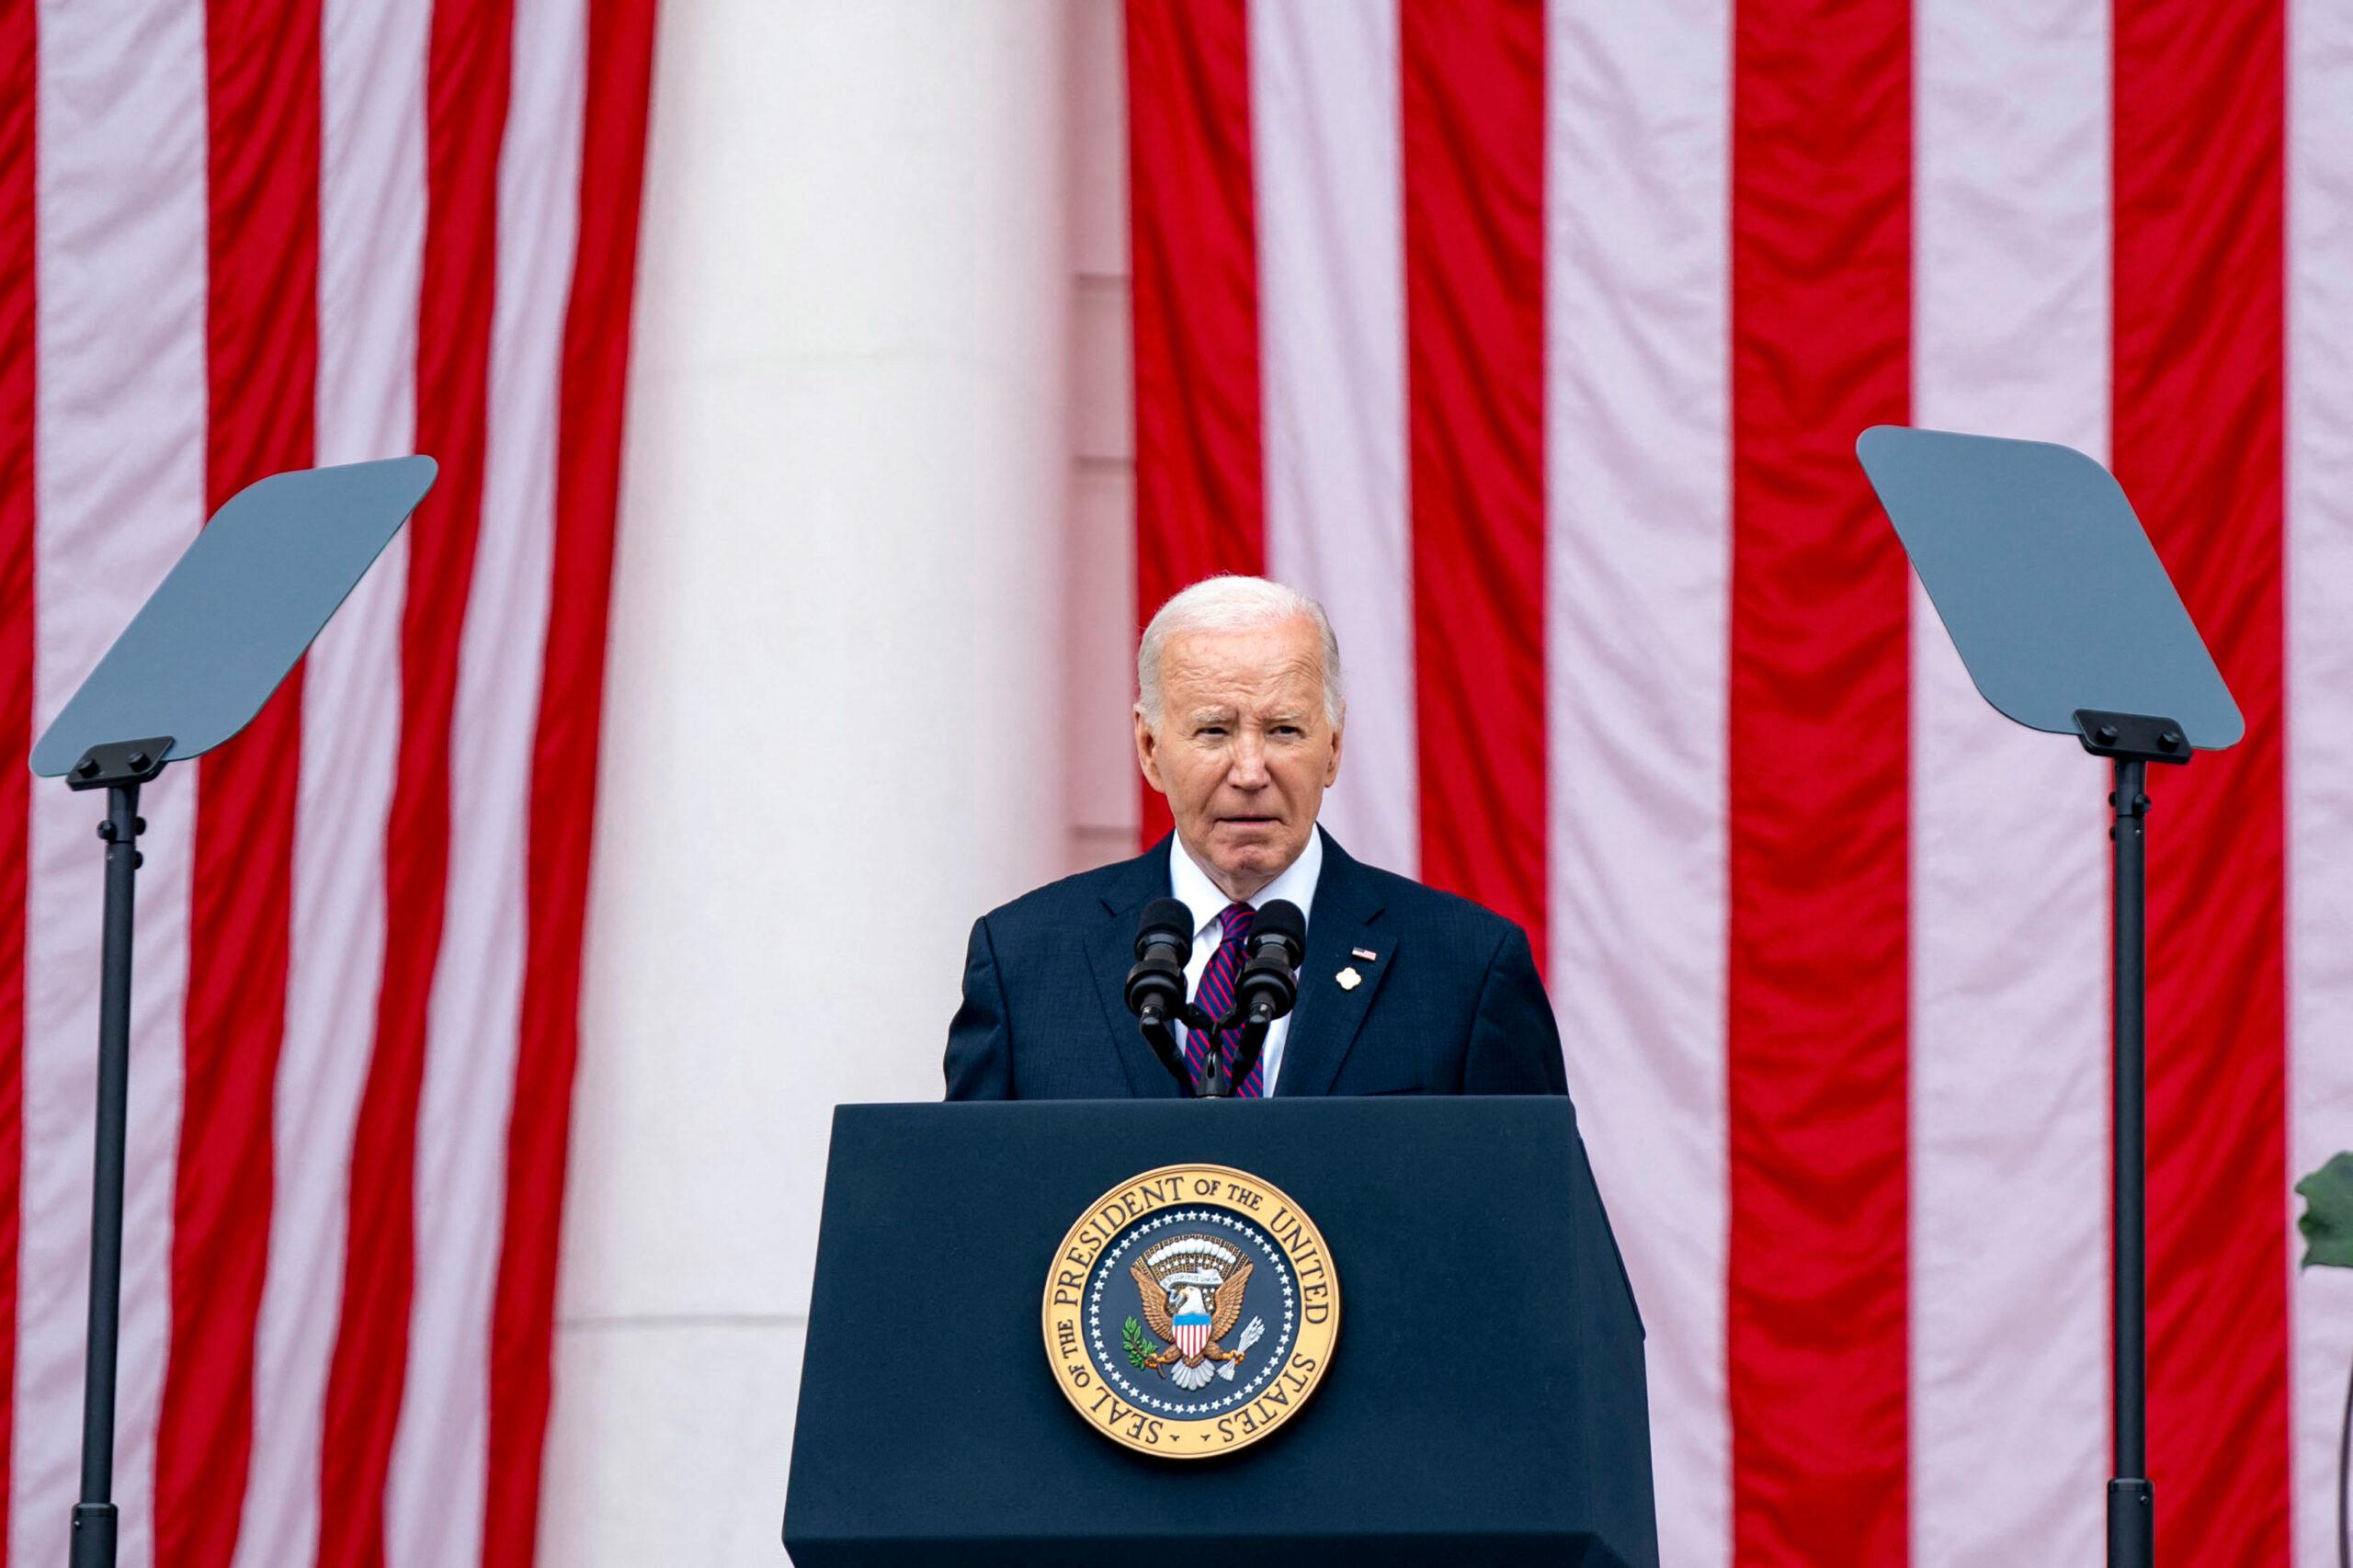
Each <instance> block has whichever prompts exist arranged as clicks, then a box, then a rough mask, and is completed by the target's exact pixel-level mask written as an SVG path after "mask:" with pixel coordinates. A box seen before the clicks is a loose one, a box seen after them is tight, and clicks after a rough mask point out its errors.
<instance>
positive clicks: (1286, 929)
mask: <svg viewBox="0 0 2353 1568" xmlns="http://www.w3.org/2000/svg"><path fill="white" fill-rule="evenodd" d="M1268 940H1275V941H1281V942H1285V943H1288V944H1290V966H1291V967H1292V968H1293V969H1297V968H1298V967H1299V965H1300V962H1301V960H1303V959H1305V958H1306V957H1307V916H1306V915H1302V914H1301V913H1300V912H1299V905H1297V904H1295V903H1291V901H1290V900H1289V899H1287V898H1277V899H1269V900H1267V903H1265V904H1264V905H1263V906H1262V907H1261V908H1260V909H1259V911H1258V916H1257V918H1256V919H1255V920H1253V921H1252V922H1251V923H1250V946H1251V949H1253V950H1254V951H1255V950H1256V949H1257V947H1258V945H1259V944H1260V943H1261V942H1264V941H1268Z"/></svg>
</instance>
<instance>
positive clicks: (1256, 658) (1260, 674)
mask: <svg viewBox="0 0 2353 1568" xmlns="http://www.w3.org/2000/svg"><path fill="white" fill-rule="evenodd" d="M1160 667H1161V673H1162V676H1163V677H1164V678H1165V679H1166V680H1168V681H1170V682H1172V683H1183V684H1185V685H1188V686H1195V687H1202V686H1206V687H1215V688H1219V690H1220V693H1221V694H1222V691H1223V690H1225V689H1232V690H1233V691H1234V692H1235V693H1236V694H1237V695H1238V694H1240V693H1242V692H1245V691H1256V690H1259V689H1261V688H1264V687H1277V686H1284V685H1290V684H1293V683H1297V682H1307V683H1310V684H1314V683H1318V682H1320V681H1321V679H1322V677H1323V674H1324V650H1323V643H1322V640H1321V639H1320V638H1318V637H1317V636H1316V635H1315V629H1314V627H1313V625H1312V624H1311V623H1309V622H1306V621H1294V622H1287V623H1285V624H1283V625H1280V626H1267V627H1254V628H1252V629H1250V630H1248V631H1188V632H1186V633H1184V634H1183V635H1181V636H1177V637H1172V638H1170V639H1169V640H1168V645H1167V647H1166V648H1165V650H1163V652H1162V653H1161V656H1160Z"/></svg>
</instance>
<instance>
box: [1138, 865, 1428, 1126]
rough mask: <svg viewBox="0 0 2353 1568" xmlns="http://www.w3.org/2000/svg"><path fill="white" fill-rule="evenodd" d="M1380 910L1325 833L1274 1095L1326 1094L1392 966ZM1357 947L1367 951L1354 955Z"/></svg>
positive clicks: (1391, 945)
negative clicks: (1351, 980) (1344, 976)
mask: <svg viewBox="0 0 2353 1568" xmlns="http://www.w3.org/2000/svg"><path fill="white" fill-rule="evenodd" d="M1380 915H1381V895H1380V894H1379V893H1378V892H1375V891H1374V890H1373V887H1372V879H1371V878H1370V877H1368V876H1366V875H1365V873H1364V868H1363V867H1361V866H1359V865H1358V864H1357V862H1356V861H1355V860H1353V859H1351V858H1349V856H1348V854H1347V851H1346V850H1344V849H1342V848H1341V847H1340V846H1339V843H1338V841H1337V840H1336V839H1334V838H1333V837H1332V835H1330V834H1328V833H1327V834H1325V835H1324V869H1323V872H1322V874H1321V875H1320V876H1319V877H1317V879H1316V883H1315V905H1314V909H1313V913H1312V914H1310V915H1309V916H1308V920H1307V960H1306V961H1305V962H1304V963H1303V964H1302V965H1301V966H1300V971H1299V1006H1298V1007H1297V1009H1296V1010H1295V1011H1293V1012H1292V1014H1291V1019H1290V1035H1289V1036H1288V1037H1287V1038H1286V1040H1285V1041H1284V1044H1283V1066H1282V1073H1281V1074H1280V1075H1279V1076H1278V1077H1277V1078H1276V1080H1275V1093H1276V1094H1277V1095H1278V1096H1286V1097H1287V1096H1293V1095H1327V1094H1330V1093H1331V1092H1332V1083H1333V1080H1334V1079H1336V1078H1337V1077H1338V1076H1339V1074H1340V1064H1341V1063H1342V1062H1345V1061H1347V1056H1348V1050H1349V1048H1350V1047H1351V1046H1353V1045H1355V1044H1356V1039H1357V1034H1358V1030H1359V1029H1361V1028H1363V1027H1364V1019H1365V1015H1366V1014H1367V1013H1369V1012H1370V1011H1371V1010H1372V1003H1373V998H1375V997H1376V996H1378V995H1380V994H1381V983H1382V982H1383V981H1385V980H1386V979H1387V978H1388V976H1389V971H1390V970H1392V968H1394V967H1395V961H1394V960H1395V956H1396V946H1397V944H1396V940H1395V938H1394V937H1392V936H1390V935H1389V934H1388V933H1386V932H1384V931H1381V929H1379V928H1378V927H1377V926H1375V924H1374V922H1375V921H1376V920H1377V919H1378V918H1379V916H1380ZM1358 948H1361V949H1364V950H1365V951H1367V952H1369V953H1370V954H1372V955H1373V956H1372V957H1371V958H1370V960H1367V959H1360V958H1358V957H1357V956H1356V952H1355V950H1356V949H1358ZM1348 969H1352V970H1354V971H1356V972H1357V974H1358V976H1359V977H1360V981H1359V983H1358V984H1357V985H1356V986H1354V987H1353V988H1350V987H1347V986H1344V985H1342V984H1341V983H1340V980H1339V974H1340V971H1342V970H1348ZM1121 972H1122V974H1123V975H1124V973H1125V971H1121ZM1130 1032H1133V1031H1130ZM1139 1045H1141V1042H1139ZM1147 1054H1149V1053H1147Z"/></svg>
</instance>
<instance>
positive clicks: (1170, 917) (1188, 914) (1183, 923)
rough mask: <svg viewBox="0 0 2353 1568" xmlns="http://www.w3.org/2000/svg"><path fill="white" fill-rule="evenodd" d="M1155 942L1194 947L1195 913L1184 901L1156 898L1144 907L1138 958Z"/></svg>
mask: <svg viewBox="0 0 2353 1568" xmlns="http://www.w3.org/2000/svg"><path fill="white" fill-rule="evenodd" d="M1293 913H1297V912H1296V911H1294V912H1293ZM1154 942H1175V943H1176V945H1177V946H1178V947H1179V948H1183V949H1190V948H1191V947H1192V945H1193V912H1192V910H1191V909H1189V908H1188V907H1187V906H1186V903H1185V901H1184V900H1183V899H1181V898H1155V899H1154V900H1153V901H1152V902H1151V903H1147V904H1145V905H1144V906H1143V918H1142V919H1141V920H1139V921H1137V922H1136V957H1138V958H1142V957H1143V954H1144V949H1146V948H1148V947H1150V946H1151V945H1152V944H1153V943H1154Z"/></svg>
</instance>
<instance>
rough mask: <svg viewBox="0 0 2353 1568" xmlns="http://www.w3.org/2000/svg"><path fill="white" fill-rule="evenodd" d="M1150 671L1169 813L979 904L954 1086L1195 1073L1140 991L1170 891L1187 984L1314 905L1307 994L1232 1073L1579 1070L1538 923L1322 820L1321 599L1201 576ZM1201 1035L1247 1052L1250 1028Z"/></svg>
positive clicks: (1145, 1085)
mask: <svg viewBox="0 0 2353 1568" xmlns="http://www.w3.org/2000/svg"><path fill="white" fill-rule="evenodd" d="M1136 680H1137V687H1138V691H1139V694H1140V695H1139V698H1138V700H1137V702H1136V705H1135V713H1134V718H1135V744H1136V762H1137V765H1138V767H1141V768H1142V771H1143V777H1144V778H1145V780H1146V781H1147V782H1149V783H1150V784H1151V785H1152V787H1153V788H1154V790H1159V791H1160V792H1161V793H1162V794H1163V795H1165V796H1166V797H1167V798H1168V807H1169V812H1170V815H1171V816H1172V817H1173V818H1174V819H1175V823H1176V831H1175V833H1174V834H1172V835H1170V836H1169V837H1166V838H1164V839H1162V840H1161V841H1160V842H1159V843H1158V844H1155V845H1154V846H1152V847H1151V848H1150V849H1147V850H1145V851H1144V852H1143V853H1142V855H1140V856H1138V857H1136V858H1134V859H1132V860H1126V861H1121V862H1119V863H1117V864H1114V865H1110V866H1104V867H1100V868H1098V869H1095V870H1092V871H1086V872H1083V873H1081V874H1079V875H1077V876H1074V877H1065V878H1063V880H1062V881H1057V882H1052V883H1050V884H1049V885H1047V886H1045V887H1042V888H1040V889H1039V890H1037V891H1036V892H1031V893H1029V894H1027V895H1025V896H1024V897H1021V898H1018V899H1016V900H1014V901H1013V902H1012V903H1008V904H1006V905H1004V906H1003V907H1001V908H998V909H995V910H992V911H990V912H989V913H988V914H987V915H983V916H982V917H981V918H980V919H979V920H978V921H977V922H975V923H974V925H973V926H972V944H971V947H970V949H969V951H968V953H967V956H966V958H965V963H964V995H963V1004H962V1006H960V1007H959V1008H958V1009H957V1012H956V1017H955V1018H954V1020H953V1021H952V1022H951V1023H950V1024H949V1031H948V1051H947V1061H946V1071H947V1080H948V1097H949V1099H1108V1098H1118V1097H1124V1096H1174V1095H1176V1094H1179V1093H1181V1092H1182V1091H1181V1090H1180V1089H1179V1088H1178V1085H1177V1084H1176V1079H1175V1078H1174V1077H1173V1076H1172V1075H1171V1074H1170V1073H1169V1071H1168V1070H1167V1069H1165V1068H1164V1066H1163V1065H1162V1063H1161V1062H1160V1060H1159V1059H1158V1058H1157V1057H1155V1055H1154V1052H1153V1050H1152V1049H1151V1047H1150V1046H1149V1045H1147V1044H1146V1042H1145V1040H1143V1038H1142V1035H1141V1033H1140V1032H1139V1029H1138V1026H1137V1021H1136V1019H1135V1017H1133V1016H1131V1014H1130V1013H1129V1011H1128V1008H1127V1005H1126V1000H1125V994H1124V992H1123V982H1124V977H1125V976H1126V973H1127V971H1128V967H1129V965H1130V964H1131V963H1132V962H1133V961H1134V959H1135V943H1136V936H1137V926H1138V921H1139V919H1140V917H1141V916H1142V915H1143V913H1144V911H1145V909H1146V907H1147V906H1148V905H1151V904H1152V903H1154V902H1155V901H1157V900H1162V899H1167V898H1171V897H1173V898H1175V899H1176V900H1178V901H1180V902H1181V903H1183V904H1184V906H1185V908H1186V910H1187V912H1188V915H1189V917H1190V920H1191V926H1192V938H1193V939H1192V949H1191V956H1190V960H1189V962H1188V964H1187V966H1186V971H1185V979H1186V984H1187V986H1188V989H1189V990H1190V992H1191V993H1192V994H1194V995H1195V996H1196V997H1197V998H1201V997H1207V998H1209V999H1211V1000H1212V1001H1214V1000H1216V999H1218V998H1222V997H1226V996H1230V995H1231V994H1232V988H1233V983H1234V977H1235V974H1236V972H1237V971H1239V970H1240V969H1241V967H1242V964H1243V962H1244V955H1245V947H1246V945H1247V943H1248V940H1249V935H1250V930H1251V927H1252V924H1253V922H1254V920H1255V919H1256V915H1257V912H1258V910H1259V909H1260V908H1262V907H1265V906H1267V905H1270V904H1272V903H1274V902H1275V901H1277V900H1283V901H1287V902H1288V903H1291V904H1293V905H1295V906H1296V907H1297V908H1298V909H1299V910H1300V911H1301V912H1302V913H1303V914H1304V915H1305V916H1306V926H1307V933H1306V942H1305V947H1304V954H1305V956H1304V959H1303V960H1302V963H1301V965H1300V968H1299V971H1298V986H1299V995H1298V1002H1297V1005H1296V1006H1295V1008H1294V1009H1293V1010H1292V1012H1291V1014H1290V1016H1289V1017H1284V1018H1279V1019H1277V1020H1276V1021H1275V1023H1274V1024H1273V1025H1272V1026H1271V1028H1268V1029H1267V1035H1266V1039H1265V1044H1264V1047H1263V1050H1262V1052H1261V1054H1260V1056H1259V1058H1258V1060H1257V1062H1256V1063H1255V1064H1254V1065H1253V1066H1252V1067H1251V1069H1250V1071H1249V1073H1248V1074H1247V1075H1246V1076H1245V1077H1244V1078H1243V1079H1242V1080H1241V1081H1240V1082H1238V1083H1236V1084H1235V1085H1234V1092H1235V1093H1236V1094H1237V1095H1241V1096H1259V1095H1384V1094H1431V1095H1454V1094H1472V1095H1506V1094H1551V1095H1564V1094H1566V1093H1567V1092H1568V1087H1567V1081H1566V1077H1565V1074H1564V1073H1563V1064H1562V1059H1561V1040H1560V1034H1559V1030H1558V1028H1556V1026H1555V1025H1554V1023H1553V1020H1552V1004H1551V1003H1550V1002H1549V1001H1548V1000H1547V999H1546V997H1545V994H1544V984H1543V982H1542V981H1541V980H1540V978H1539V977H1538V975H1537V972H1536V963H1535V960H1534V957H1533V955H1532V954H1531V953H1530V952H1529V945H1528V937H1527V936H1526V934H1525V933H1523V932H1522V931H1521V930H1520V928H1519V927H1518V926H1517V925H1514V924H1513V923H1512V922H1511V921H1509V920H1506V919H1505V918H1504V917H1503V916H1501V915H1496V914H1495V913H1494V912H1493V911H1491V910H1487V909H1484V908H1483V907H1481V906H1480V905H1478V904H1475V903H1471V902H1470V901H1469V900H1467V899H1462V898H1457V897H1455V896H1454V895H1452V894H1450V893H1443V892H1436V891H1435V890H1433V889H1430V888H1426V887H1424V886H1422V885H1421V884H1420V883H1419V882H1416V881H1412V880H1411V879H1409V878H1405V877H1401V876H1397V875H1395V874H1393V873H1392V872H1389V871H1384V870H1381V869H1377V868H1375V867H1371V866H1368V865H1365V864H1363V863H1362V862H1360V861H1358V860H1357V859H1355V858H1352V857H1351V856H1349V854H1348V853H1347V851H1346V850H1345V849H1343V848H1341V847H1340V846H1339V844H1338V843H1337V842H1336V840H1335V839H1333V837H1332V836H1331V835H1329V834H1327V833H1325V832H1324V830H1323V829H1322V828H1321V827H1319V826H1318V825H1317V824H1316V815H1317V812H1319V810H1320V809H1321V807H1322V805H1323V801H1324V790H1326V789H1328V788H1329V787H1330V786H1331V784H1332V781H1333V780H1334V779H1335V778H1338V777H1339V771H1340V756H1341V749H1342V747H1341V741H1342V735H1343V732H1344V728H1345V723H1346V720H1347V701H1346V699H1345V698H1344V696H1343V694H1342V688H1341V676H1340V652H1339V644H1338V642H1337V640H1336V638H1335V637H1334V635H1333V632H1332V624H1331V621H1330V620H1329V619H1327V618H1326V617H1325V615H1324V610H1323V608H1322V607H1321V606H1320V605H1318V604H1316V603H1315V601H1314V600H1313V599H1311V598H1309V597H1306V596H1305V595H1303V594H1300V593H1297V592H1295V591H1293V590H1292V589H1290V588H1287V587H1285V586H1283V585H1280V584H1279V583H1273V582H1269V581H1267V580H1266V579H1265V578H1260V577H1235V576H1218V577H1211V578H1208V579H1206V580H1204V581H1202V582H1199V583H1196V584H1194V585H1192V586H1191V587H1188V588H1187V589H1185V590H1184V591H1183V592H1182V593H1179V594H1177V595H1176V597H1173V598H1171V599H1170V600H1169V601H1168V602H1167V603H1166V604H1165V605H1163V606H1162V607H1161V608H1160V610H1159V613H1158V614H1156V615H1154V617H1153V618H1152V622H1151V624H1150V625H1149V626H1148V627H1146V628H1145V630H1144V634H1143V639H1142V643H1141V645H1140V646H1139V648H1138V651H1137V655H1136ZM1272 918H1273V916H1271V915H1270V916H1269V920H1270V921H1271V920H1272ZM1209 1010H1210V1011H1211V1013H1212V1014H1215V1013H1217V1012H1218V1011H1219V1009H1218V1008H1216V1007H1211V1008H1210V1009H1209ZM1176 1028H1177V1032H1178V1034H1179V1038H1180V1040H1183V1034H1182V1028H1181V1026H1176ZM1216 1032H1217V1033H1218V1034H1219V1035H1220V1036H1221V1037H1225V1036H1235V1037H1238V1036H1239V1035H1240V1034H1241V1032H1242V1031H1241V1030H1240V1029H1239V1028H1233V1029H1225V1030H1219V1031H1216ZM1184 1043H1185V1044H1186V1045H1187V1047H1188V1055H1190V1056H1194V1057H1196V1058H1198V1057H1199V1056H1200V1055H1203V1054H1206V1053H1207V1052H1206V1051H1205V1048H1207V1047H1211V1046H1212V1045H1213V1046H1214V1047H1215V1049H1216V1050H1218V1051H1222V1052H1223V1053H1224V1056H1225V1059H1226V1060H1227V1061H1229V1062H1231V1061H1233V1060H1234V1052H1235V1048H1236V1046H1237V1044H1238V1040H1232V1039H1225V1038H1220V1039H1219V1040H1215V1041H1209V1040H1185V1041H1184Z"/></svg>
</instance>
